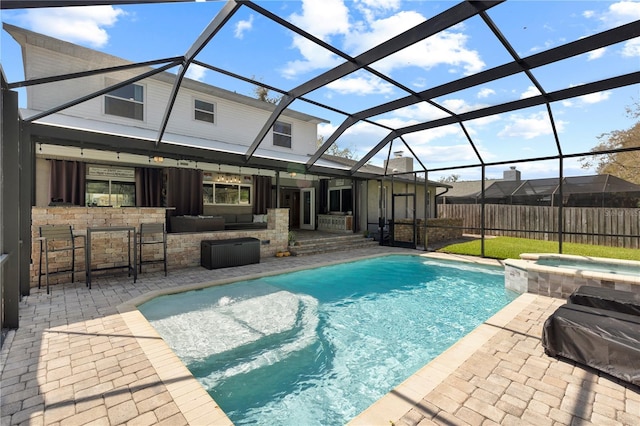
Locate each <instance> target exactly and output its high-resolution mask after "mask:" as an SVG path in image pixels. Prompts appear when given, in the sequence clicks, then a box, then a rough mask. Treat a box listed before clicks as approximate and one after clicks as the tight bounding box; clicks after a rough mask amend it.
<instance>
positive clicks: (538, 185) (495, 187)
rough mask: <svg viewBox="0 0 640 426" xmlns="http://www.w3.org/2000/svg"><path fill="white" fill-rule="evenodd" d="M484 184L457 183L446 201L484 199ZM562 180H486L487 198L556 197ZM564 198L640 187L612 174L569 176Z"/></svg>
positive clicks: (639, 189) (627, 190)
mask: <svg viewBox="0 0 640 426" xmlns="http://www.w3.org/2000/svg"><path fill="white" fill-rule="evenodd" d="M481 182H482V181H465V182H453V183H452V186H453V188H452V189H450V190H449V191H448V192H447V193H446V194H442V195H443V196H444V197H446V198H454V197H460V198H462V197H464V198H478V199H479V198H480V196H481V188H480V183H481ZM558 183H559V179H558V178H543V179H525V180H520V181H515V180H493V181H489V180H487V181H485V198H503V197H511V196H514V197H515V196H528V195H538V196H541V195H552V194H557V193H558V191H559V190H560V189H559V184H558ZM562 192H563V195H570V194H591V193H612V192H640V185H636V184H635V183H632V182H629V181H626V180H624V179H620V178H619V177H616V176H612V175H607V174H604V175H588V176H568V177H565V178H563V184H562Z"/></svg>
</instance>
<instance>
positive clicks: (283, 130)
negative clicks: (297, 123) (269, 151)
mask: <svg viewBox="0 0 640 426" xmlns="http://www.w3.org/2000/svg"><path fill="white" fill-rule="evenodd" d="M273 144H274V145H276V146H283V147H285V148H291V124H289V123H283V122H282V121H276V123H275V124H274V125H273Z"/></svg>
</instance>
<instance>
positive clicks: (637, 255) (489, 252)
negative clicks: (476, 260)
mask: <svg viewBox="0 0 640 426" xmlns="http://www.w3.org/2000/svg"><path fill="white" fill-rule="evenodd" d="M438 251H439V252H443V253H454V254H466V255H471V256H480V240H479V239H478V240H474V241H468V242H465V243H458V244H451V245H449V246H446V247H443V248H441V249H440V250H438ZM520 253H558V243H557V242H555V241H540V240H529V239H526V238H512V237H496V238H487V239H485V241H484V255H485V257H490V258H494V259H519V258H520ZM562 253H563V254H575V255H580V256H595V257H612V258H617V259H627V260H639V261H640V250H637V249H628V248H616V247H606V246H593V245H589V244H576V243H563V244H562Z"/></svg>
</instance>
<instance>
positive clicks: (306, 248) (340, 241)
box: [289, 234, 379, 256]
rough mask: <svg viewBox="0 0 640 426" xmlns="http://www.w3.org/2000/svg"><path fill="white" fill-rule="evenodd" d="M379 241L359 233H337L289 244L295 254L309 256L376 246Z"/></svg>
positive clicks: (290, 249) (290, 250)
mask: <svg viewBox="0 0 640 426" xmlns="http://www.w3.org/2000/svg"><path fill="white" fill-rule="evenodd" d="M378 244H379V243H378V242H376V241H374V240H373V239H372V238H365V237H363V236H362V235H359V234H348V235H336V236H330V237H321V238H314V239H305V240H299V241H297V242H296V243H295V245H290V246H289V252H290V253H291V254H292V255H293V256H308V255H312V254H319V253H327V252H333V251H341V250H353V249H359V248H366V247H372V246H376V245H378Z"/></svg>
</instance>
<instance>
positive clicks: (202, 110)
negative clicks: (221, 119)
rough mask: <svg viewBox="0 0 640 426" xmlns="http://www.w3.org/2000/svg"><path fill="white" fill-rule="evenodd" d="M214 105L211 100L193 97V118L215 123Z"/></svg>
mask: <svg viewBox="0 0 640 426" xmlns="http://www.w3.org/2000/svg"><path fill="white" fill-rule="evenodd" d="M215 114H216V105H215V104H214V103H211V102H206V101H201V100H199V99H194V109H193V118H194V119H196V120H198V121H206V122H208V123H212V124H213V123H215V122H216V120H215V118H216V117H215Z"/></svg>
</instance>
